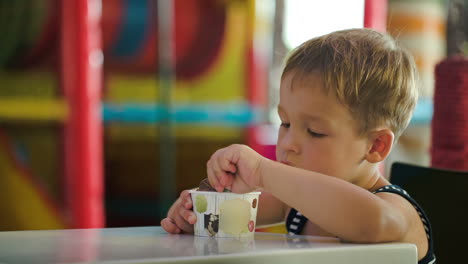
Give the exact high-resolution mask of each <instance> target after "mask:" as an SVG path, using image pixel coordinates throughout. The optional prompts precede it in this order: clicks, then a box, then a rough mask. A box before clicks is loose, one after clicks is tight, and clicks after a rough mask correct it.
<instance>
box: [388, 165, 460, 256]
mask: <svg viewBox="0 0 468 264" xmlns="http://www.w3.org/2000/svg"><path fill="white" fill-rule="evenodd" d="M390 181H391V182H392V184H396V185H399V186H400V187H402V188H403V189H405V190H406V191H407V192H408V193H409V194H410V195H411V197H413V198H414V199H415V200H416V201H417V202H418V203H419V204H420V205H421V206H422V208H423V209H424V211H425V212H426V214H427V215H428V217H429V220H430V222H431V225H432V233H433V238H434V248H435V254H436V257H437V263H442V264H445V263H462V262H463V263H468V262H467V260H466V259H467V258H468V171H467V172H460V171H451V170H445V169H436V168H428V167H421V166H416V165H410V164H405V163H399V162H396V163H394V164H393V165H392V168H391V172H390ZM465 250H466V251H465Z"/></svg>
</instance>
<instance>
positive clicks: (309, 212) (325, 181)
mask: <svg viewBox="0 0 468 264" xmlns="http://www.w3.org/2000/svg"><path fill="white" fill-rule="evenodd" d="M260 174H261V175H260V178H261V184H262V185H263V186H262V187H263V188H264V189H265V190H266V191H269V192H271V193H272V194H273V195H274V196H276V197H277V198H279V199H280V200H282V201H283V202H285V203H286V204H287V205H289V206H291V207H294V208H296V209H297V210H298V211H300V212H301V213H302V214H303V215H305V216H306V217H308V218H309V219H311V220H312V221H313V222H314V223H315V224H317V225H319V226H321V227H322V228H323V229H325V230H326V231H328V232H330V233H333V234H335V235H337V236H339V237H341V238H343V239H346V240H351V241H357V240H369V239H372V236H374V233H375V232H380V230H381V228H382V226H381V223H380V221H379V219H382V218H383V216H382V213H383V212H384V209H385V208H384V207H385V203H384V202H383V201H381V200H380V199H379V198H378V197H376V196H375V195H373V194H372V193H370V192H369V191H367V190H364V189H362V188H360V187H358V186H355V185H353V184H350V183H348V182H345V181H343V180H341V179H337V178H334V177H331V176H327V175H323V174H319V173H315V172H312V171H307V170H303V169H298V168H294V167H291V166H287V165H284V164H281V163H278V162H273V161H265V162H263V164H262V168H261V172H260ZM367 233H369V234H367ZM369 237H371V238H369Z"/></svg>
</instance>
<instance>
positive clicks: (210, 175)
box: [206, 166, 223, 192]
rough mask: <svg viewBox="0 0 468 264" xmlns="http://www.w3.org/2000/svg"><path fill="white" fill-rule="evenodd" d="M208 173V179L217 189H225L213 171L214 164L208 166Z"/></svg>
mask: <svg viewBox="0 0 468 264" xmlns="http://www.w3.org/2000/svg"><path fill="white" fill-rule="evenodd" d="M206 174H207V175H208V181H209V182H210V184H211V186H213V188H215V189H216V191H218V192H221V191H223V187H222V186H221V184H220V183H219V181H218V179H217V178H216V175H215V173H214V171H213V168H212V166H207V167H206Z"/></svg>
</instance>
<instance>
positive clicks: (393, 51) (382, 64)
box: [283, 29, 418, 139]
mask: <svg viewBox="0 0 468 264" xmlns="http://www.w3.org/2000/svg"><path fill="white" fill-rule="evenodd" d="M293 71H294V72H295V73H298V74H300V75H301V76H302V77H305V78H307V75H308V74H311V73H317V74H319V75H320V76H321V78H322V80H323V82H324V83H323V84H324V87H325V89H326V92H329V91H333V92H334V93H335V95H336V97H337V98H338V100H339V101H340V102H341V103H343V104H344V105H346V106H347V107H348V108H349V110H350V111H351V113H352V115H353V116H354V118H355V119H356V120H357V121H358V123H359V126H360V128H359V129H360V131H359V132H360V133H361V134H366V133H367V132H369V131H370V130H372V129H374V128H376V127H378V126H381V125H385V126H387V127H388V128H390V129H391V130H392V131H393V133H394V134H395V139H397V138H398V137H399V136H400V135H401V133H402V132H403V130H404V129H405V128H406V127H407V125H408V123H409V121H410V119H411V116H412V112H413V110H414V107H415V105H416V101H417V98H418V89H417V85H416V77H417V74H416V67H415V64H414V60H413V58H412V56H411V55H410V54H409V53H408V52H407V51H405V50H404V49H403V48H401V47H400V46H398V45H397V43H396V42H395V41H394V40H393V39H392V38H391V37H390V36H388V35H386V34H382V33H379V32H377V31H374V30H370V29H349V30H342V31H336V32H333V33H330V34H327V35H324V36H321V37H317V38H313V39H311V40H309V41H306V42H305V43H303V44H302V45H300V46H299V47H297V48H296V49H295V50H294V51H293V52H292V54H291V55H290V56H289V58H288V59H287V61H286V66H285V69H284V71H283V77H284V76H285V74H286V73H289V72H293Z"/></svg>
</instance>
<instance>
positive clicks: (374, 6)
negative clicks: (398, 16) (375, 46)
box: [364, 0, 388, 32]
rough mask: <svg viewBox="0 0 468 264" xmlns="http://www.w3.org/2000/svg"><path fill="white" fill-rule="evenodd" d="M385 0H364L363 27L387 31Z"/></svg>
mask: <svg viewBox="0 0 468 264" xmlns="http://www.w3.org/2000/svg"><path fill="white" fill-rule="evenodd" d="M387 6H388V1H387V0H365V5H364V27H365V28H372V29H375V30H377V31H380V32H387Z"/></svg>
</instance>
